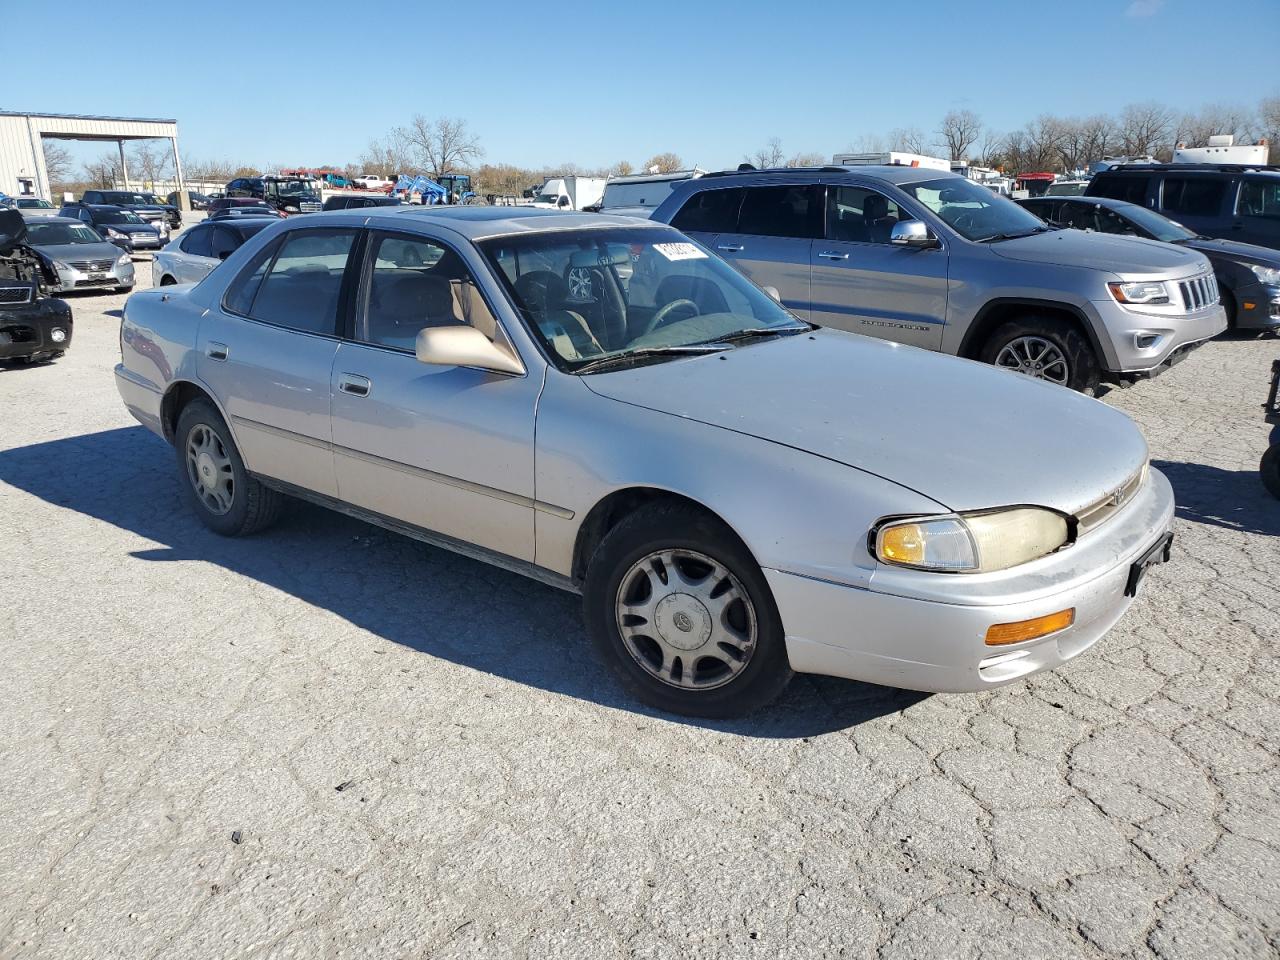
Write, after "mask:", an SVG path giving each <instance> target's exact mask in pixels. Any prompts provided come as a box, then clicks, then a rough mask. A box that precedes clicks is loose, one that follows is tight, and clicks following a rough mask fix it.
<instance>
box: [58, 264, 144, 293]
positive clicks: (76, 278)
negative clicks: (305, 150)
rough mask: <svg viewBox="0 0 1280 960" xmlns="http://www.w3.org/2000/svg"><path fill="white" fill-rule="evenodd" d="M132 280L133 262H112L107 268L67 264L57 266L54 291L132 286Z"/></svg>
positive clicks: (110, 288)
mask: <svg viewBox="0 0 1280 960" xmlns="http://www.w3.org/2000/svg"><path fill="white" fill-rule="evenodd" d="M133 281H134V275H133V262H132V261H130V262H129V263H123V264H122V263H118V262H113V263H112V264H111V267H110V269H107V270H81V269H78V268H76V267H72V266H70V265H69V264H68V265H66V266H62V267H58V285H57V286H56V287H54V288H53V292H54V293H72V292H74V291H76V290H93V289H106V290H112V289H115V288H117V287H132V286H133Z"/></svg>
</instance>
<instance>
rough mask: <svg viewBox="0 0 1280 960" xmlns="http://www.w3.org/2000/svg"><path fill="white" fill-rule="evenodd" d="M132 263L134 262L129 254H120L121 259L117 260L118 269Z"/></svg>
mask: <svg viewBox="0 0 1280 960" xmlns="http://www.w3.org/2000/svg"><path fill="white" fill-rule="evenodd" d="M132 262H133V258H132V257H130V256H129V255H128V254H127V253H122V254H120V256H119V257H117V258H116V266H117V267H123V266H124V265H125V264H126V263H132Z"/></svg>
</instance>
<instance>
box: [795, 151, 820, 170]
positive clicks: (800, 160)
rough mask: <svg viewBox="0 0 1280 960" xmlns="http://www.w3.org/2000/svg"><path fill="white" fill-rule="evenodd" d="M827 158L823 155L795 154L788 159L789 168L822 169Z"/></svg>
mask: <svg viewBox="0 0 1280 960" xmlns="http://www.w3.org/2000/svg"><path fill="white" fill-rule="evenodd" d="M826 162H827V158H826V157H825V156H824V155H823V154H821V153H793V154H792V155H791V156H790V157H788V158H787V166H788V167H821V166H823V165H824V164H825V163H826Z"/></svg>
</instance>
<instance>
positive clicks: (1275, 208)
mask: <svg viewBox="0 0 1280 960" xmlns="http://www.w3.org/2000/svg"><path fill="white" fill-rule="evenodd" d="M1236 213H1237V214H1239V215H1240V216H1242V217H1270V218H1272V219H1275V220H1280V182H1275V181H1264V180H1246V181H1244V183H1242V184H1240V199H1239V200H1238V201H1237V202H1236Z"/></svg>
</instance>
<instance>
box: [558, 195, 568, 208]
mask: <svg viewBox="0 0 1280 960" xmlns="http://www.w3.org/2000/svg"><path fill="white" fill-rule="evenodd" d="M568 205H569V198H568V197H561V198H560V206H562V207H567V206H568Z"/></svg>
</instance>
